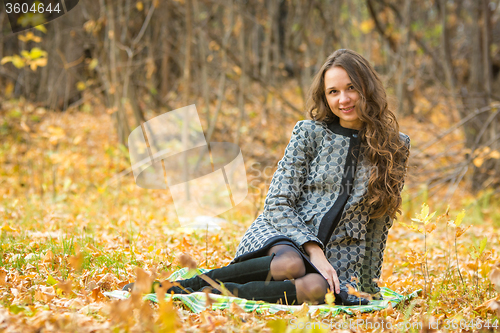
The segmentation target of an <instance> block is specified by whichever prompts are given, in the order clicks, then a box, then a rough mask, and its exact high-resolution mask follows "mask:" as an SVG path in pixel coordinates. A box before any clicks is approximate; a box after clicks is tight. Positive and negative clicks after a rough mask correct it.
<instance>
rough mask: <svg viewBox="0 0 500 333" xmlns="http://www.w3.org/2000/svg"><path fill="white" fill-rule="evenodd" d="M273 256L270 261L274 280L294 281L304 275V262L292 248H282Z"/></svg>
mask: <svg viewBox="0 0 500 333" xmlns="http://www.w3.org/2000/svg"><path fill="white" fill-rule="evenodd" d="M289 248H291V247H289ZM275 254H276V256H275V257H274V259H273V260H272V261H271V274H272V276H273V278H274V279H275V280H285V279H296V278H299V277H302V276H304V275H305V274H306V266H305V265H304V260H303V259H302V256H301V255H300V254H299V253H298V252H296V251H295V250H294V249H293V248H291V249H283V248H282V249H280V250H279V251H276V252H275Z"/></svg>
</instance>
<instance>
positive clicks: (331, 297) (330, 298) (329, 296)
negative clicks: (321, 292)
mask: <svg viewBox="0 0 500 333" xmlns="http://www.w3.org/2000/svg"><path fill="white" fill-rule="evenodd" d="M325 302H326V304H328V305H330V306H334V305H335V294H334V293H333V290H332V291H330V292H329V293H326V295H325Z"/></svg>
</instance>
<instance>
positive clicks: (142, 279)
mask: <svg viewBox="0 0 500 333" xmlns="http://www.w3.org/2000/svg"><path fill="white" fill-rule="evenodd" d="M135 274H136V280H135V284H134V289H133V290H132V293H138V294H148V293H150V292H151V287H152V285H153V278H152V277H151V276H150V275H149V274H148V273H147V272H146V271H145V270H143V269H142V268H140V267H136V268H135Z"/></svg>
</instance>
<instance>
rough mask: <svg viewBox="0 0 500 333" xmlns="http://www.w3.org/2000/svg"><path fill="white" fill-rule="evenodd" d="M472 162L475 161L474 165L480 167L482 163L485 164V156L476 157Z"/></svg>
mask: <svg viewBox="0 0 500 333" xmlns="http://www.w3.org/2000/svg"><path fill="white" fill-rule="evenodd" d="M472 163H474V165H475V166H476V168H479V167H481V165H483V163H484V158H482V157H476V158H475V159H474V160H472Z"/></svg>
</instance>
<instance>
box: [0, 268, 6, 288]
mask: <svg viewBox="0 0 500 333" xmlns="http://www.w3.org/2000/svg"><path fill="white" fill-rule="evenodd" d="M6 285H7V271H6V270H5V269H3V268H0V286H6Z"/></svg>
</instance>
